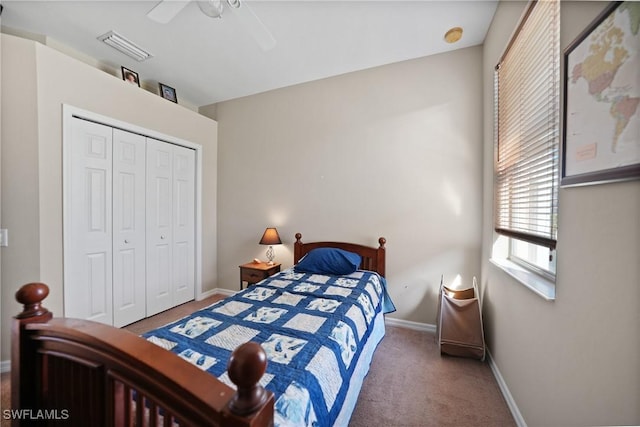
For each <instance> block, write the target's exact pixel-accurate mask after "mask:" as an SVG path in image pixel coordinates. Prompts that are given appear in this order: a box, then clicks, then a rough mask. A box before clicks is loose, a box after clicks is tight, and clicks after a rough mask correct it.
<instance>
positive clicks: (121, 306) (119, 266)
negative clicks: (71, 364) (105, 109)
mask: <svg viewBox="0 0 640 427" xmlns="http://www.w3.org/2000/svg"><path fill="white" fill-rule="evenodd" d="M145 144H146V138H145V137H144V136H141V135H138V134H135V133H130V132H125V131H122V130H120V129H114V130H113V325H114V326H117V327H121V326H125V325H128V324H130V323H133V322H136V321H138V320H140V319H142V318H144V317H145V316H146V298H145V286H146V280H145V262H146V258H145V250H146V243H145V232H146V230H145V222H146V218H145V202H146V200H145V186H146V175H145V169H146V164H145V163H146V162H145V155H146V153H145Z"/></svg>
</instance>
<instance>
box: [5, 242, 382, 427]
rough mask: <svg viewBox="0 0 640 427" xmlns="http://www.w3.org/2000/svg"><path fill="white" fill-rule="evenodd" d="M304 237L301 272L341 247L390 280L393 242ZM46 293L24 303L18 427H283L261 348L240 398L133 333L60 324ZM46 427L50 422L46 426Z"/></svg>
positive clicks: (16, 385)
mask: <svg viewBox="0 0 640 427" xmlns="http://www.w3.org/2000/svg"><path fill="white" fill-rule="evenodd" d="M301 238H302V235H301V234H300V233H297V234H296V242H295V244H294V263H297V262H298V261H299V260H300V258H302V256H304V255H305V254H306V253H307V252H309V251H310V250H312V249H315V248H319V247H334V248H340V249H345V250H348V251H351V252H356V253H358V254H360V255H361V256H362V259H363V261H362V268H364V269H367V270H373V271H377V272H378V273H379V274H380V275H382V276H384V274H385V248H384V244H385V243H386V240H385V239H384V238H383V237H381V238H380V239H378V242H379V244H380V246H379V247H378V248H373V247H368V246H363V245H358V244H354V243H339V242H313V243H302V241H301ZM48 294H49V288H48V287H47V285H45V284H44V283H29V284H26V285H24V286H22V287H21V288H20V289H19V290H18V292H17V293H16V300H17V301H18V302H19V303H21V304H23V306H24V309H23V311H22V312H21V313H20V314H18V315H17V316H15V317H14V320H13V323H12V330H11V335H12V349H11V409H12V410H13V411H17V412H14V413H20V414H22V415H21V418H22V419H18V418H15V419H14V420H13V422H12V425H13V426H20V425H31V424H33V422H34V421H33V420H34V419H38V420H39V421H38V423H39V424H38V425H41V424H40V423H42V425H54V424H56V425H58V424H61V423H62V424H64V425H65V426H66V425H70V426H87V425H91V426H166V427H169V426H174V425H176V423H177V422H179V423H180V425H183V426H185V425H187V426H225V427H227V426H228V427H239V426H250V427H266V426H271V425H273V414H274V408H273V405H274V396H273V393H271V392H269V391H266V390H265V389H264V388H263V387H262V386H260V385H259V384H258V381H259V380H260V378H261V377H262V375H263V374H264V372H265V369H266V366H267V357H266V353H265V352H264V350H263V349H262V347H261V346H260V345H259V344H257V343H253V342H249V343H246V344H243V345H241V346H239V347H238V348H236V350H234V352H233V353H232V355H231V358H230V359H229V362H228V374H229V378H230V379H231V381H232V382H233V383H234V384H235V385H236V386H237V391H234V390H233V389H232V388H231V387H229V386H227V385H226V384H224V383H222V382H220V381H219V380H218V379H217V378H215V377H214V376H213V375H211V374H209V373H207V372H203V371H201V370H200V369H198V368H197V367H195V366H194V365H192V364H190V363H189V362H187V361H185V360H183V359H181V358H180V357H179V356H177V355H176V354H173V353H172V352H169V351H166V350H164V349H162V348H160V347H158V346H157V345H155V344H152V343H150V342H148V341H147V340H145V339H143V338H141V337H139V336H137V335H135V334H133V333H131V332H129V331H126V330H124V329H118V328H114V327H111V326H108V325H103V324H100V323H96V322H92V321H88V320H77V319H65V318H53V314H52V313H51V312H49V311H48V310H47V309H46V308H44V307H43V305H42V301H43V300H44V299H45V298H46V297H47V295H48ZM42 420H48V421H46V422H43V421H42Z"/></svg>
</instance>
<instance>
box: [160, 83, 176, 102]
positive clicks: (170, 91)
mask: <svg viewBox="0 0 640 427" xmlns="http://www.w3.org/2000/svg"><path fill="white" fill-rule="evenodd" d="M158 84H159V85H160V96H161V97H163V98H164V99H168V100H169V101H173V102H175V103H176V104H177V103H178V97H177V95H176V90H175V89H174V88H172V87H170V86H167V85H165V84H162V83H158Z"/></svg>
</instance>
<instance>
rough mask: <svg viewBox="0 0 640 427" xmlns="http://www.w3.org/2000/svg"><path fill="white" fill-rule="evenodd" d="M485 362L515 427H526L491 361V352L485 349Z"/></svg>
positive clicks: (500, 375) (503, 381)
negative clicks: (496, 383) (489, 368)
mask: <svg viewBox="0 0 640 427" xmlns="http://www.w3.org/2000/svg"><path fill="white" fill-rule="evenodd" d="M487 362H488V363H489V366H490V367H491V372H493V376H494V377H495V378H496V381H497V382H498V387H500V391H501V392H502V396H503V397H504V400H505V401H506V402H507V406H508V407H509V410H510V411H511V415H513V419H514V420H515V422H516V425H517V426H518V427H527V423H526V422H525V420H524V417H523V416H522V414H521V413H520V409H518V405H517V404H516V401H515V399H514V398H513V396H512V395H511V392H510V391H509V387H507V383H506V381H505V380H504V378H503V377H502V374H501V373H500V370H499V369H498V366H497V365H496V363H495V362H494V361H493V357H491V352H490V351H489V349H487Z"/></svg>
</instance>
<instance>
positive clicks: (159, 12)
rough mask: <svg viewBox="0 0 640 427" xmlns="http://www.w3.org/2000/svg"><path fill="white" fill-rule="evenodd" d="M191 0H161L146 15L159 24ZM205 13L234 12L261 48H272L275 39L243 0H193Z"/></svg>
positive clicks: (217, 16)
mask: <svg viewBox="0 0 640 427" xmlns="http://www.w3.org/2000/svg"><path fill="white" fill-rule="evenodd" d="M190 1H191V0H161V1H160V3H158V4H157V5H155V6H154V7H153V9H151V10H150V11H149V12H148V13H147V17H148V18H149V19H151V20H153V21H156V22H158V23H160V24H166V23H168V22H169V21H171V20H172V19H173V18H174V17H175V16H176V15H177V14H178V13H180V11H181V10H182V9H184V8H185V7H186V6H187V4H189V2H190ZM193 1H195V2H196V3H197V4H198V7H199V8H200V10H201V11H202V13H204V14H205V15H207V16H209V17H211V18H221V17H222V14H223V13H224V11H225V4H226V5H227V6H226V7H228V8H229V10H231V11H232V12H233V13H235V14H236V15H237V16H238V18H239V19H240V22H242V24H243V26H244V27H245V29H246V30H247V31H248V32H249V33H250V34H251V36H252V37H253V38H254V39H255V40H256V42H258V44H259V45H260V47H261V48H262V49H263V50H265V51H266V50H269V49H273V47H274V46H275V45H276V40H275V39H274V38H273V35H272V34H271V32H269V30H268V29H267V27H266V26H265V25H264V24H263V23H262V21H261V20H260V18H258V17H257V16H256V14H255V13H254V12H253V10H251V8H250V7H249V6H248V5H247V4H246V3H245V2H244V0H224V2H223V0H193Z"/></svg>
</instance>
